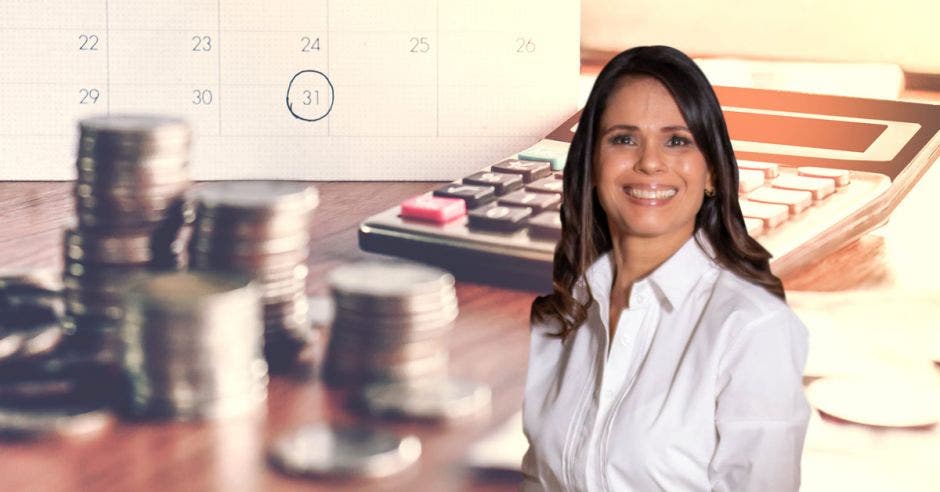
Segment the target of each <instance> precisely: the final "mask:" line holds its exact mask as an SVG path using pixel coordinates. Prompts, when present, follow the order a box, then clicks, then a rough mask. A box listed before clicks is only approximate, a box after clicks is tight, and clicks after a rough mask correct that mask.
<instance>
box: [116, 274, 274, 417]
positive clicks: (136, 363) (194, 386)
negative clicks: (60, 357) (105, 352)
mask: <svg viewBox="0 0 940 492" xmlns="http://www.w3.org/2000/svg"><path fill="white" fill-rule="evenodd" d="M125 300H126V307H125V315H124V321H123V323H122V324H121V329H120V344H119V345H120V348H119V355H118V360H119V364H120V366H121V368H122V370H123V373H124V375H125V377H126V379H127V383H128V385H127V387H128V394H127V398H126V399H125V402H124V403H125V404H126V409H127V410H128V411H129V413H130V414H132V415H137V416H142V417H154V418H169V419H176V420H187V419H195V418H220V417H228V416H234V415H240V414H244V413H251V412H252V411H254V410H255V409H257V408H258V407H259V405H261V404H262V403H263V402H264V401H265V399H266V398H267V382H268V370H267V364H266V363H265V362H264V358H263V355H262V348H261V344H262V327H261V304H260V294H259V292H258V289H257V288H256V287H255V285H254V284H252V283H251V282H250V279H248V278H247V277H243V276H236V275H223V274H220V273H207V272H198V273H187V272H171V273H157V274H152V275H147V276H146V277H143V278H141V279H140V280H138V281H137V282H135V283H134V284H133V285H132V286H131V287H129V289H128V293H127V295H126V297H125Z"/></svg>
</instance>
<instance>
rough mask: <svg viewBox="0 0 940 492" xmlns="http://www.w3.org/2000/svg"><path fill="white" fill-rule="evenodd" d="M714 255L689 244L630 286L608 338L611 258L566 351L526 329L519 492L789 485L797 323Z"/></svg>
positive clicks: (796, 443) (543, 333) (803, 419)
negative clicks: (526, 447)
mask: <svg viewBox="0 0 940 492" xmlns="http://www.w3.org/2000/svg"><path fill="white" fill-rule="evenodd" d="M700 237H701V241H702V242H703V244H706V247H708V246H707V239H705V238H704V236H700ZM712 257H713V255H711V254H710V252H706V251H703V250H702V248H701V247H699V245H698V243H696V241H695V238H691V239H689V241H688V242H687V243H686V244H684V245H683V246H682V247H681V248H680V249H679V250H678V251H677V252H676V253H675V254H674V255H673V256H672V257H671V258H669V259H668V260H667V261H666V262H665V263H663V264H662V265H661V266H660V267H659V268H657V269H656V270H655V271H653V272H652V273H651V274H650V275H648V276H647V277H645V278H644V279H642V280H639V281H637V282H636V283H635V284H634V285H633V288H632V289H631V292H630V299H629V303H628V305H629V308H627V309H625V310H624V311H623V312H622V313H621V315H620V319H619V321H618V324H617V329H616V331H615V332H614V340H608V338H609V330H608V318H609V299H610V289H611V284H612V282H613V276H614V269H613V260H612V258H611V256H610V253H607V254H605V255H603V256H602V257H600V258H599V259H598V260H597V261H596V262H595V263H594V264H593V265H592V266H591V267H590V268H589V269H588V271H587V272H586V274H585V279H586V282H587V284H588V285H590V287H591V291H592V293H593V296H594V303H593V304H592V305H591V306H590V307H589V310H588V318H587V320H586V321H585V322H584V325H582V326H581V327H580V328H578V329H577V330H575V331H574V332H573V333H572V334H571V335H569V337H568V338H567V339H566V340H565V341H564V343H562V341H561V340H560V339H558V338H552V337H549V336H547V335H548V333H551V332H557V331H558V325H557V323H555V322H552V323H546V324H545V325H535V326H533V327H532V335H531V346H530V351H529V369H528V376H527V380H526V389H525V400H524V403H523V423H524V429H525V434H526V437H527V438H528V440H529V450H528V452H527V453H526V455H525V458H524V460H523V464H522V470H523V473H524V474H525V477H526V479H525V480H526V481H525V485H524V486H523V489H524V490H552V491H554V490H586V491H600V490H610V491H617V492H622V491H639V492H648V491H659V490H664V491H669V492H674V491H735V492H743V491H748V492H749V491H755V492H774V491H795V490H798V489H799V483H800V456H801V453H802V450H803V441H804V438H805V436H806V427H807V424H808V421H809V412H810V407H809V405H808V403H807V401H806V398H805V396H804V394H803V387H802V373H803V367H804V365H805V363H806V354H807V336H808V335H807V331H806V328H805V327H804V326H803V324H802V323H801V322H800V321H799V319H798V318H797V317H796V316H795V315H794V314H793V312H792V311H791V310H790V309H789V308H788V307H787V305H786V304H785V303H784V302H782V301H781V300H780V299H778V298H776V297H774V296H773V295H771V294H770V293H768V292H767V291H766V290H764V289H763V288H762V287H759V286H757V285H754V284H752V283H750V282H748V281H746V280H744V279H742V278H740V277H738V276H736V275H735V274H733V273H732V272H730V271H728V270H725V269H723V268H722V267H720V266H719V265H717V264H716V263H715V262H713V261H712ZM583 282H584V280H582V282H581V284H580V285H578V286H576V288H575V297H576V298H578V299H580V300H582V301H583V299H585V298H586V295H585V293H584V288H583Z"/></svg>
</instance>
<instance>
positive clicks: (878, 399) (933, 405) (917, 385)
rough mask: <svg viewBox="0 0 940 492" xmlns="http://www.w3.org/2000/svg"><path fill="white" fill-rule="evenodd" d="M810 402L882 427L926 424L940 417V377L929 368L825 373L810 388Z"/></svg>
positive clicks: (855, 420) (845, 417) (841, 416)
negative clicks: (929, 370) (926, 369)
mask: <svg viewBox="0 0 940 492" xmlns="http://www.w3.org/2000/svg"><path fill="white" fill-rule="evenodd" d="M806 397H807V400H809V403H810V404H811V405H812V406H813V407H815V408H817V409H819V410H820V411H821V412H825V413H827V414H829V415H832V416H834V417H838V418H840V419H843V420H848V421H850V422H856V423H859V424H865V425H872V426H879V427H922V426H928V425H933V424H935V423H936V422H937V421H938V420H940V378H938V377H937V376H936V375H935V374H933V373H931V372H927V371H888V372H884V373H869V374H855V375H844V376H833V377H824V378H821V379H818V380H816V381H813V382H812V383H810V385H809V386H808V387H807V388H806Z"/></svg>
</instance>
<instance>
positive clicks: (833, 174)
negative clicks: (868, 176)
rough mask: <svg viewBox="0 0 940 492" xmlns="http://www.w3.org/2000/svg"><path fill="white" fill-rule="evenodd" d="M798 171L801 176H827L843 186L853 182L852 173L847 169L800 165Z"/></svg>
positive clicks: (839, 185) (837, 184)
mask: <svg viewBox="0 0 940 492" xmlns="http://www.w3.org/2000/svg"><path fill="white" fill-rule="evenodd" d="M796 172H797V173H798V174H799V175H800V176H809V177H811V178H827V179H831V180H833V181H834V182H835V184H836V186H838V187H840V188H841V187H843V186H845V185H847V184H849V183H850V182H851V179H852V178H851V176H852V173H850V172H849V171H848V170H847V169H830V168H828V167H812V166H806V167H798V168H796Z"/></svg>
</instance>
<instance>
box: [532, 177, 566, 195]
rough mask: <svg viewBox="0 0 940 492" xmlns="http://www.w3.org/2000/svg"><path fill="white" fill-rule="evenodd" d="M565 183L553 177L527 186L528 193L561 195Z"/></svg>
mask: <svg viewBox="0 0 940 492" xmlns="http://www.w3.org/2000/svg"><path fill="white" fill-rule="evenodd" d="M562 185H563V182H562V181H561V180H559V179H555V178H553V177H549V178H545V179H540V180H538V181H533V182H531V183H529V184H527V185H526V186H525V189H526V191H534V192H535V193H561V189H562Z"/></svg>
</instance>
